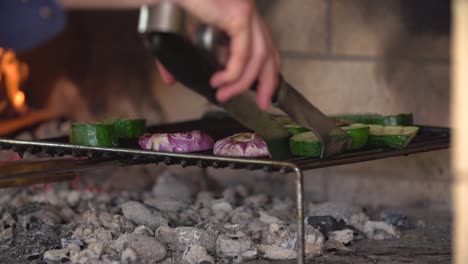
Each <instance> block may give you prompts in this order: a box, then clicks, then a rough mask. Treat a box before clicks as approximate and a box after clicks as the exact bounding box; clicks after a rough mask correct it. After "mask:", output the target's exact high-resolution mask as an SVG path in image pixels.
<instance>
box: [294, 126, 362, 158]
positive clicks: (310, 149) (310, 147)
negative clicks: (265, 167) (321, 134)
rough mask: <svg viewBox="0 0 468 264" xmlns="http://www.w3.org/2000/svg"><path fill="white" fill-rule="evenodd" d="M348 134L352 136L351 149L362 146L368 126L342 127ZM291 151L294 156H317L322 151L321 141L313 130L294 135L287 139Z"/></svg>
mask: <svg viewBox="0 0 468 264" xmlns="http://www.w3.org/2000/svg"><path fill="white" fill-rule="evenodd" d="M342 129H343V130H345V131H346V132H347V133H348V135H350V136H351V137H352V138H353V143H352V146H351V149H352V150H356V149H360V148H362V147H363V146H364V145H365V144H366V142H367V139H368V136H369V127H368V126H367V125H361V124H357V125H351V126H346V127H342ZM289 146H290V148H291V153H292V154H293V155H295V156H304V157H319V156H320V154H321V153H322V142H320V140H319V139H318V138H317V136H316V135H315V134H314V133H313V132H305V133H301V134H297V135H294V136H293V137H291V139H290V140H289Z"/></svg>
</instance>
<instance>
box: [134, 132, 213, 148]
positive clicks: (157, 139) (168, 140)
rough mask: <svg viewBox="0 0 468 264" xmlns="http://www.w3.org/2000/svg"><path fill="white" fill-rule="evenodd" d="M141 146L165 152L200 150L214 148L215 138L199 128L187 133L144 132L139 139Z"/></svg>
mask: <svg viewBox="0 0 468 264" xmlns="http://www.w3.org/2000/svg"><path fill="white" fill-rule="evenodd" d="M139 144H140V147H141V148H142V149H147V150H156V151H165V152H198V151H204V150H209V149H212V148H213V144H214V140H213V139H212V138H211V137H210V136H208V135H207V134H204V133H202V132H200V131H198V130H195V131H192V132H187V133H173V134H168V133H156V134H144V135H143V136H141V137H140V140H139Z"/></svg>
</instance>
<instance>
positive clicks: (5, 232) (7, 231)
mask: <svg viewBox="0 0 468 264" xmlns="http://www.w3.org/2000/svg"><path fill="white" fill-rule="evenodd" d="M1 216H2V218H1V219H0V242H5V241H7V240H10V239H11V238H12V237H13V234H14V231H15V225H16V220H15V219H14V218H13V216H12V215H11V214H10V213H9V212H8V211H4V212H3V213H2V215H1Z"/></svg>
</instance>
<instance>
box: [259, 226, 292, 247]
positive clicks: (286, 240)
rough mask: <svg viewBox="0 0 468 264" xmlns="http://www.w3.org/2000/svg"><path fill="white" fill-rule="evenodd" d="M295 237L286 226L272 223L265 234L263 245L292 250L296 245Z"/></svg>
mask: <svg viewBox="0 0 468 264" xmlns="http://www.w3.org/2000/svg"><path fill="white" fill-rule="evenodd" d="M295 236H296V234H295V233H293V232H291V230H290V229H289V228H288V226H287V225H286V224H276V223H272V224H269V225H268V228H266V229H265V230H264V232H263V236H262V244H265V245H272V246H278V247H282V248H291V244H292V245H294V243H295V239H296V238H295ZM292 247H293V246H292Z"/></svg>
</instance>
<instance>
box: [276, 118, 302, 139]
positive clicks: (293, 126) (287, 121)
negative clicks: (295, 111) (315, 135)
mask: <svg viewBox="0 0 468 264" xmlns="http://www.w3.org/2000/svg"><path fill="white" fill-rule="evenodd" d="M275 120H276V121H278V123H280V124H281V125H282V126H284V127H285V128H286V129H288V131H289V133H291V135H297V134H301V133H304V132H308V131H310V130H309V129H307V128H305V127H302V126H301V125H299V124H297V123H296V122H294V121H292V119H291V118H290V117H289V116H279V117H275Z"/></svg>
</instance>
